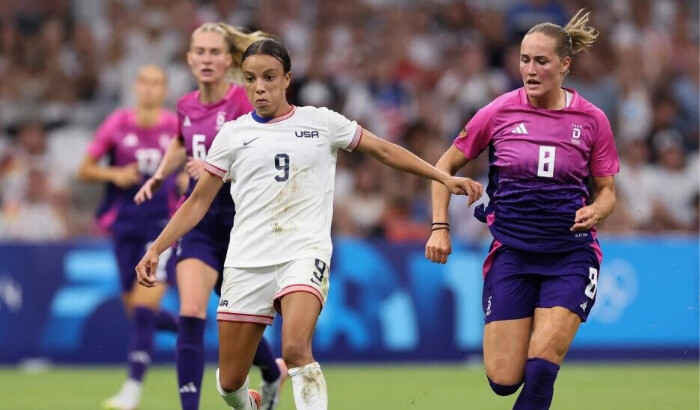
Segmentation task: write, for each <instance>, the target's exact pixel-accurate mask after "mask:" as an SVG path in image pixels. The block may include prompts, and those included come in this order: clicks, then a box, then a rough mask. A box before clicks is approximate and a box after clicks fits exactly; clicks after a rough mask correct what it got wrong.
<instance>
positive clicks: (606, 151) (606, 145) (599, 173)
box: [590, 110, 620, 177]
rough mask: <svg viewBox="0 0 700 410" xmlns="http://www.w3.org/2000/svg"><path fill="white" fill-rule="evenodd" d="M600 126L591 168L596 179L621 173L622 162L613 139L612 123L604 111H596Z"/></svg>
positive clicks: (592, 153) (593, 149) (592, 154)
mask: <svg viewBox="0 0 700 410" xmlns="http://www.w3.org/2000/svg"><path fill="white" fill-rule="evenodd" d="M595 117H596V122H597V124H598V134H597V135H596V136H595V140H594V141H593V147H592V152H591V157H590V158H591V159H590V167H591V175H592V176H594V177H609V176H611V175H615V174H617V173H618V172H620V161H619V159H618V157H617V149H616V148H615V139H614V138H613V133H612V129H611V128H610V122H609V121H608V118H607V117H606V116H605V114H603V112H602V111H600V110H596V111H595Z"/></svg>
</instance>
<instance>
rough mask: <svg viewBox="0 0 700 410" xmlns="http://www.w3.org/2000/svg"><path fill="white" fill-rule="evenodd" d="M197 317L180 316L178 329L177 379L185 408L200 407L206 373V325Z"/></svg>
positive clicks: (195, 409)
mask: <svg viewBox="0 0 700 410" xmlns="http://www.w3.org/2000/svg"><path fill="white" fill-rule="evenodd" d="M205 323H206V322H205V321H204V320H202V319H199V318H196V317H190V316H180V320H179V322H178V329H177V353H176V354H175V361H176V365H177V381H178V383H179V384H178V386H179V390H180V404H181V405H182V409H183V410H197V409H198V408H199V392H200V391H201V389H202V375H203V374H204V325H205Z"/></svg>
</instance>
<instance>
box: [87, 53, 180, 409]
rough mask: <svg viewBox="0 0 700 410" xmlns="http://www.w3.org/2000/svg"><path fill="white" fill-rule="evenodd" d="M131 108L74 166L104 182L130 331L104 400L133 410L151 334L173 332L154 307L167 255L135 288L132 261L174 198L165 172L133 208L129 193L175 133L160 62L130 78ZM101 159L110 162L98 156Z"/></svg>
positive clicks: (105, 215) (168, 317) (101, 217)
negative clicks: (113, 386)
mask: <svg viewBox="0 0 700 410" xmlns="http://www.w3.org/2000/svg"><path fill="white" fill-rule="evenodd" d="M134 91H135V94H136V106H135V107H134V108H131V109H128V108H121V109H118V110H116V111H114V112H113V113H112V114H110V115H109V116H108V117H107V118H106V119H105V120H104V122H103V123H102V125H101V126H100V128H99V129H98V130H97V132H96V133H95V140H94V141H93V142H92V143H91V144H90V146H89V147H88V150H87V154H86V155H85V158H84V160H83V163H82V165H81V167H80V170H79V172H78V177H79V178H80V179H81V180H83V181H95V182H105V183H107V188H106V190H105V195H104V198H103V200H102V204H101V206H100V208H99V210H98V222H99V224H100V225H101V227H102V228H104V229H105V230H108V231H109V232H110V233H111V235H112V240H113V242H114V255H115V257H116V260H117V266H118V268H119V276H120V279H121V281H120V282H121V285H122V298H123V301H124V306H125V310H126V312H127V315H128V316H129V318H130V319H131V334H130V335H129V348H128V350H129V354H128V369H129V375H128V377H127V379H126V380H125V381H124V384H123V385H122V388H121V390H120V391H119V393H117V394H116V395H115V396H113V397H110V398H109V399H107V400H106V401H105V402H104V403H103V407H104V408H106V409H114V410H131V409H135V408H137V407H138V405H139V401H140V398H141V382H142V380H143V378H144V376H145V374H146V371H147V369H148V366H149V364H150V361H151V353H152V350H153V334H154V332H155V331H156V330H168V331H171V332H175V331H176V330H177V320H176V318H175V316H174V315H172V314H171V313H169V312H167V311H164V310H161V309H160V301H161V299H162V297H163V294H164V292H165V290H166V289H167V281H166V279H170V278H168V277H167V276H168V275H167V273H168V272H166V269H165V265H166V264H167V260H168V258H169V257H170V252H168V255H164V257H162V258H161V266H160V268H159V269H160V274H159V276H160V283H159V284H158V286H156V287H155V288H154V289H148V290H144V288H143V287H142V286H134V284H135V283H136V281H135V280H136V273H135V272H134V265H135V264H136V263H137V262H138V257H139V256H140V254H141V253H142V252H143V250H144V249H146V248H147V247H148V246H149V245H150V243H151V242H152V241H153V240H154V239H155V238H156V236H158V232H160V230H161V229H162V227H163V225H165V223H166V222H167V221H168V218H169V217H170V215H171V213H172V211H173V210H174V205H175V203H176V201H177V192H176V189H175V180H174V178H170V179H169V180H168V181H167V183H166V185H167V188H164V189H163V190H161V191H160V192H159V193H158V195H157V196H156V197H154V198H153V201H151V202H150V203H149V204H148V206H146V207H144V208H142V209H139V207H137V206H136V204H134V203H133V201H132V198H133V196H134V194H135V193H136V191H137V190H138V186H139V184H140V183H141V182H142V181H143V180H144V179H146V178H149V177H150V176H151V175H153V173H154V172H155V170H156V167H157V166H158V162H160V159H161V157H162V156H163V152H165V148H166V147H167V146H168V144H170V141H171V140H172V139H173V137H174V135H175V132H176V131H177V117H176V116H175V113H174V112H170V111H167V110H165V109H163V101H164V100H165V96H166V94H167V78H166V75H165V72H164V71H163V69H162V68H160V67H158V66H153V65H148V66H144V67H141V69H140V70H139V71H138V74H137V75H136V81H135V84H134ZM103 157H107V158H108V159H109V164H108V165H106V166H102V165H100V164H98V161H99V160H100V159H101V158H103Z"/></svg>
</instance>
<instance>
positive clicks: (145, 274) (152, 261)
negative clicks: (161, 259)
mask: <svg viewBox="0 0 700 410" xmlns="http://www.w3.org/2000/svg"><path fill="white" fill-rule="evenodd" d="M157 268H158V253H157V252H156V251H154V250H152V249H150V248H149V249H148V250H147V251H146V254H145V255H143V258H141V262H139V264H138V265H136V278H137V279H138V282H139V284H140V285H142V286H145V287H147V288H152V287H154V286H155V285H156V281H157V279H156V269H157Z"/></svg>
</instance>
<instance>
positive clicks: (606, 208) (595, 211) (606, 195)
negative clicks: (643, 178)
mask: <svg viewBox="0 0 700 410" xmlns="http://www.w3.org/2000/svg"><path fill="white" fill-rule="evenodd" d="M592 197H593V203H592V204H590V205H588V206H584V207H583V208H580V209H579V210H578V211H576V217H575V218H574V225H573V226H572V227H571V230H572V231H577V232H580V231H587V230H589V229H591V228H593V227H594V226H595V224H597V223H598V222H600V221H602V220H603V219H605V218H607V217H608V216H609V215H610V214H611V213H613V211H614V210H615V204H616V203H617V198H616V195H615V179H614V177H612V176H609V177H593V195H592Z"/></svg>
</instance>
